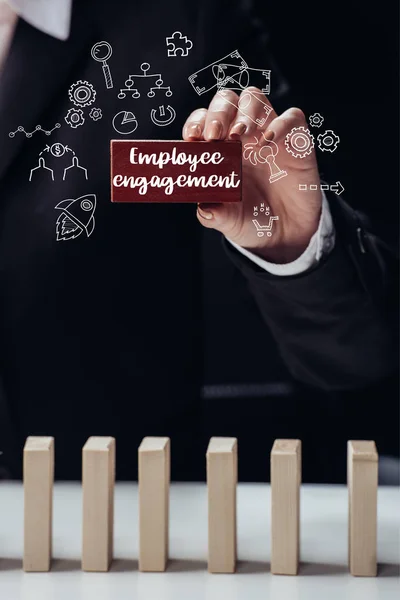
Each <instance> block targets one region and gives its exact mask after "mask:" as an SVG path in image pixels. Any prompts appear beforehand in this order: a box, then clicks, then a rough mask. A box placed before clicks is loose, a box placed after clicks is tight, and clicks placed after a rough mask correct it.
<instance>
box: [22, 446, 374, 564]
mask: <svg viewBox="0 0 400 600" xmlns="http://www.w3.org/2000/svg"><path fill="white" fill-rule="evenodd" d="M237 448H238V446H237V439H236V438H227V437H225V438H223V437H212V438H211V439H210V443H209V445H208V449H207V486H208V570H209V571H210V572H211V573H233V572H235V567H236V559H237V540H236V487H237V479H238V478H237V468H238V450H237ZM138 453H139V457H138V458H139V474H138V475H139V476H138V481H139V570H140V571H153V572H154V571H165V569H166V566H167V562H168V540H169V483H170V439H169V438H167V437H146V438H144V439H143V441H142V443H141V444H140V446H139V450H138ZM270 458H271V511H272V512H271V572H272V573H273V574H282V575H296V574H297V572H298V566H299V554H300V487H301V441H300V440H276V441H275V442H274V445H273V447H272V451H271V457H270ZM53 480H54V438H52V437H28V438H27V441H26V444H25V447H24V557H23V568H24V570H25V571H48V570H50V566H51V556H52V496H53ZM114 483H115V439H114V438H112V437H90V438H89V439H88V441H87V442H86V444H85V445H84V447H83V450H82V487H83V537H82V569H83V570H84V571H107V570H108V569H109V567H110V564H111V561H112V558H113V523H114ZM377 487H378V454H377V451H376V447H375V442H373V441H349V442H348V491H349V569H350V573H351V574H352V575H358V576H375V575H376V573H377V562H376V541H377V540H376V536H377V532H376V529H377Z"/></svg>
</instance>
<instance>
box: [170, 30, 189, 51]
mask: <svg viewBox="0 0 400 600" xmlns="http://www.w3.org/2000/svg"><path fill="white" fill-rule="evenodd" d="M165 41H166V43H167V54H168V56H187V55H188V54H189V50H191V49H192V48H193V42H192V41H191V40H189V39H188V37H187V36H186V35H183V34H182V33H181V32H180V31H175V33H173V34H172V35H171V37H166V38H165ZM168 46H169V47H168Z"/></svg>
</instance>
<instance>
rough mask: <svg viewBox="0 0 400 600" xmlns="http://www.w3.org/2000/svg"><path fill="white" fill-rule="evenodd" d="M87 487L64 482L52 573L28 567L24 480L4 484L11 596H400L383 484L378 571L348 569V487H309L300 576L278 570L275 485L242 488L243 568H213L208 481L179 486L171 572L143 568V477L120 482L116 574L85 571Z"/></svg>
mask: <svg viewBox="0 0 400 600" xmlns="http://www.w3.org/2000/svg"><path fill="white" fill-rule="evenodd" d="M81 503H82V495H81V486H80V484H78V483H76V484H75V483H57V484H56V485H55V489H54V521H53V556H54V560H53V564H52V570H51V571H50V572H49V573H24V572H23V571H22V550H23V488H22V485H21V484H20V483H8V482H4V483H0V507H1V513H0V598H1V600H36V599H37V600H50V599H51V600H128V599H129V600H181V599H182V600H200V599H201V600H237V599H243V600H258V599H260V600H261V599H263V600H270V599H272V600H314V599H315V600H348V599H351V600H378V599H379V600H382V599H383V600H386V599H388V600H389V599H392V598H393V599H394V598H396V599H397V600H398V599H399V598H400V579H399V561H400V548H399V532H400V490H399V489H398V488H392V487H390V488H380V489H379V492H378V562H379V563H380V566H379V571H378V577H376V578H359V577H357V578H356V577H352V576H351V575H349V573H348V569H347V490H346V488H345V486H309V485H303V486H302V491H301V561H302V564H301V567H300V572H299V575H298V576H296V577H294V576H282V575H271V573H270V568H269V560H270V488H269V486H268V485H265V484H240V485H239V488H238V558H239V563H238V569H237V573H235V574H234V575H225V574H224V575H214V574H210V573H208V572H207V563H206V560H207V490H206V486H205V484H172V485H171V496H170V563H169V566H168V569H167V571H166V572H165V573H139V572H138V566H137V557H138V496H137V485H136V484H133V483H118V484H117V486H116V490H115V529H114V539H115V549H114V557H115V558H114V562H113V564H112V566H111V570H110V571H109V572H108V573H83V572H82V571H81V570H80V555H81V554H80V552H81V527H82V516H81Z"/></svg>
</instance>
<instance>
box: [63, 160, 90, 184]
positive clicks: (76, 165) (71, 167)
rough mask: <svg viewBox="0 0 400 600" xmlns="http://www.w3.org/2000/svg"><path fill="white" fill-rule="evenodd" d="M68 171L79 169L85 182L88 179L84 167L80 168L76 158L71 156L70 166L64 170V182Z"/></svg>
mask: <svg viewBox="0 0 400 600" xmlns="http://www.w3.org/2000/svg"><path fill="white" fill-rule="evenodd" d="M70 169H81V170H82V171H83V173H84V175H85V179H86V181H87V178H88V175H87V169H85V167H81V165H80V164H79V161H78V157H77V156H73V157H72V165H71V166H70V167H66V168H65V169H64V175H63V181H65V178H66V176H67V173H68V171H70Z"/></svg>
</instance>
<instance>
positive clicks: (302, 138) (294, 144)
mask: <svg viewBox="0 0 400 600" xmlns="http://www.w3.org/2000/svg"><path fill="white" fill-rule="evenodd" d="M285 146H286V150H287V151H288V152H289V153H290V154H291V155H292V156H294V157H295V158H305V157H306V156H307V155H308V154H311V152H312V149H313V148H314V136H313V135H312V134H311V133H310V131H309V130H308V129H306V128H305V127H293V129H292V131H290V132H289V133H288V134H287V136H286V138H285Z"/></svg>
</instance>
